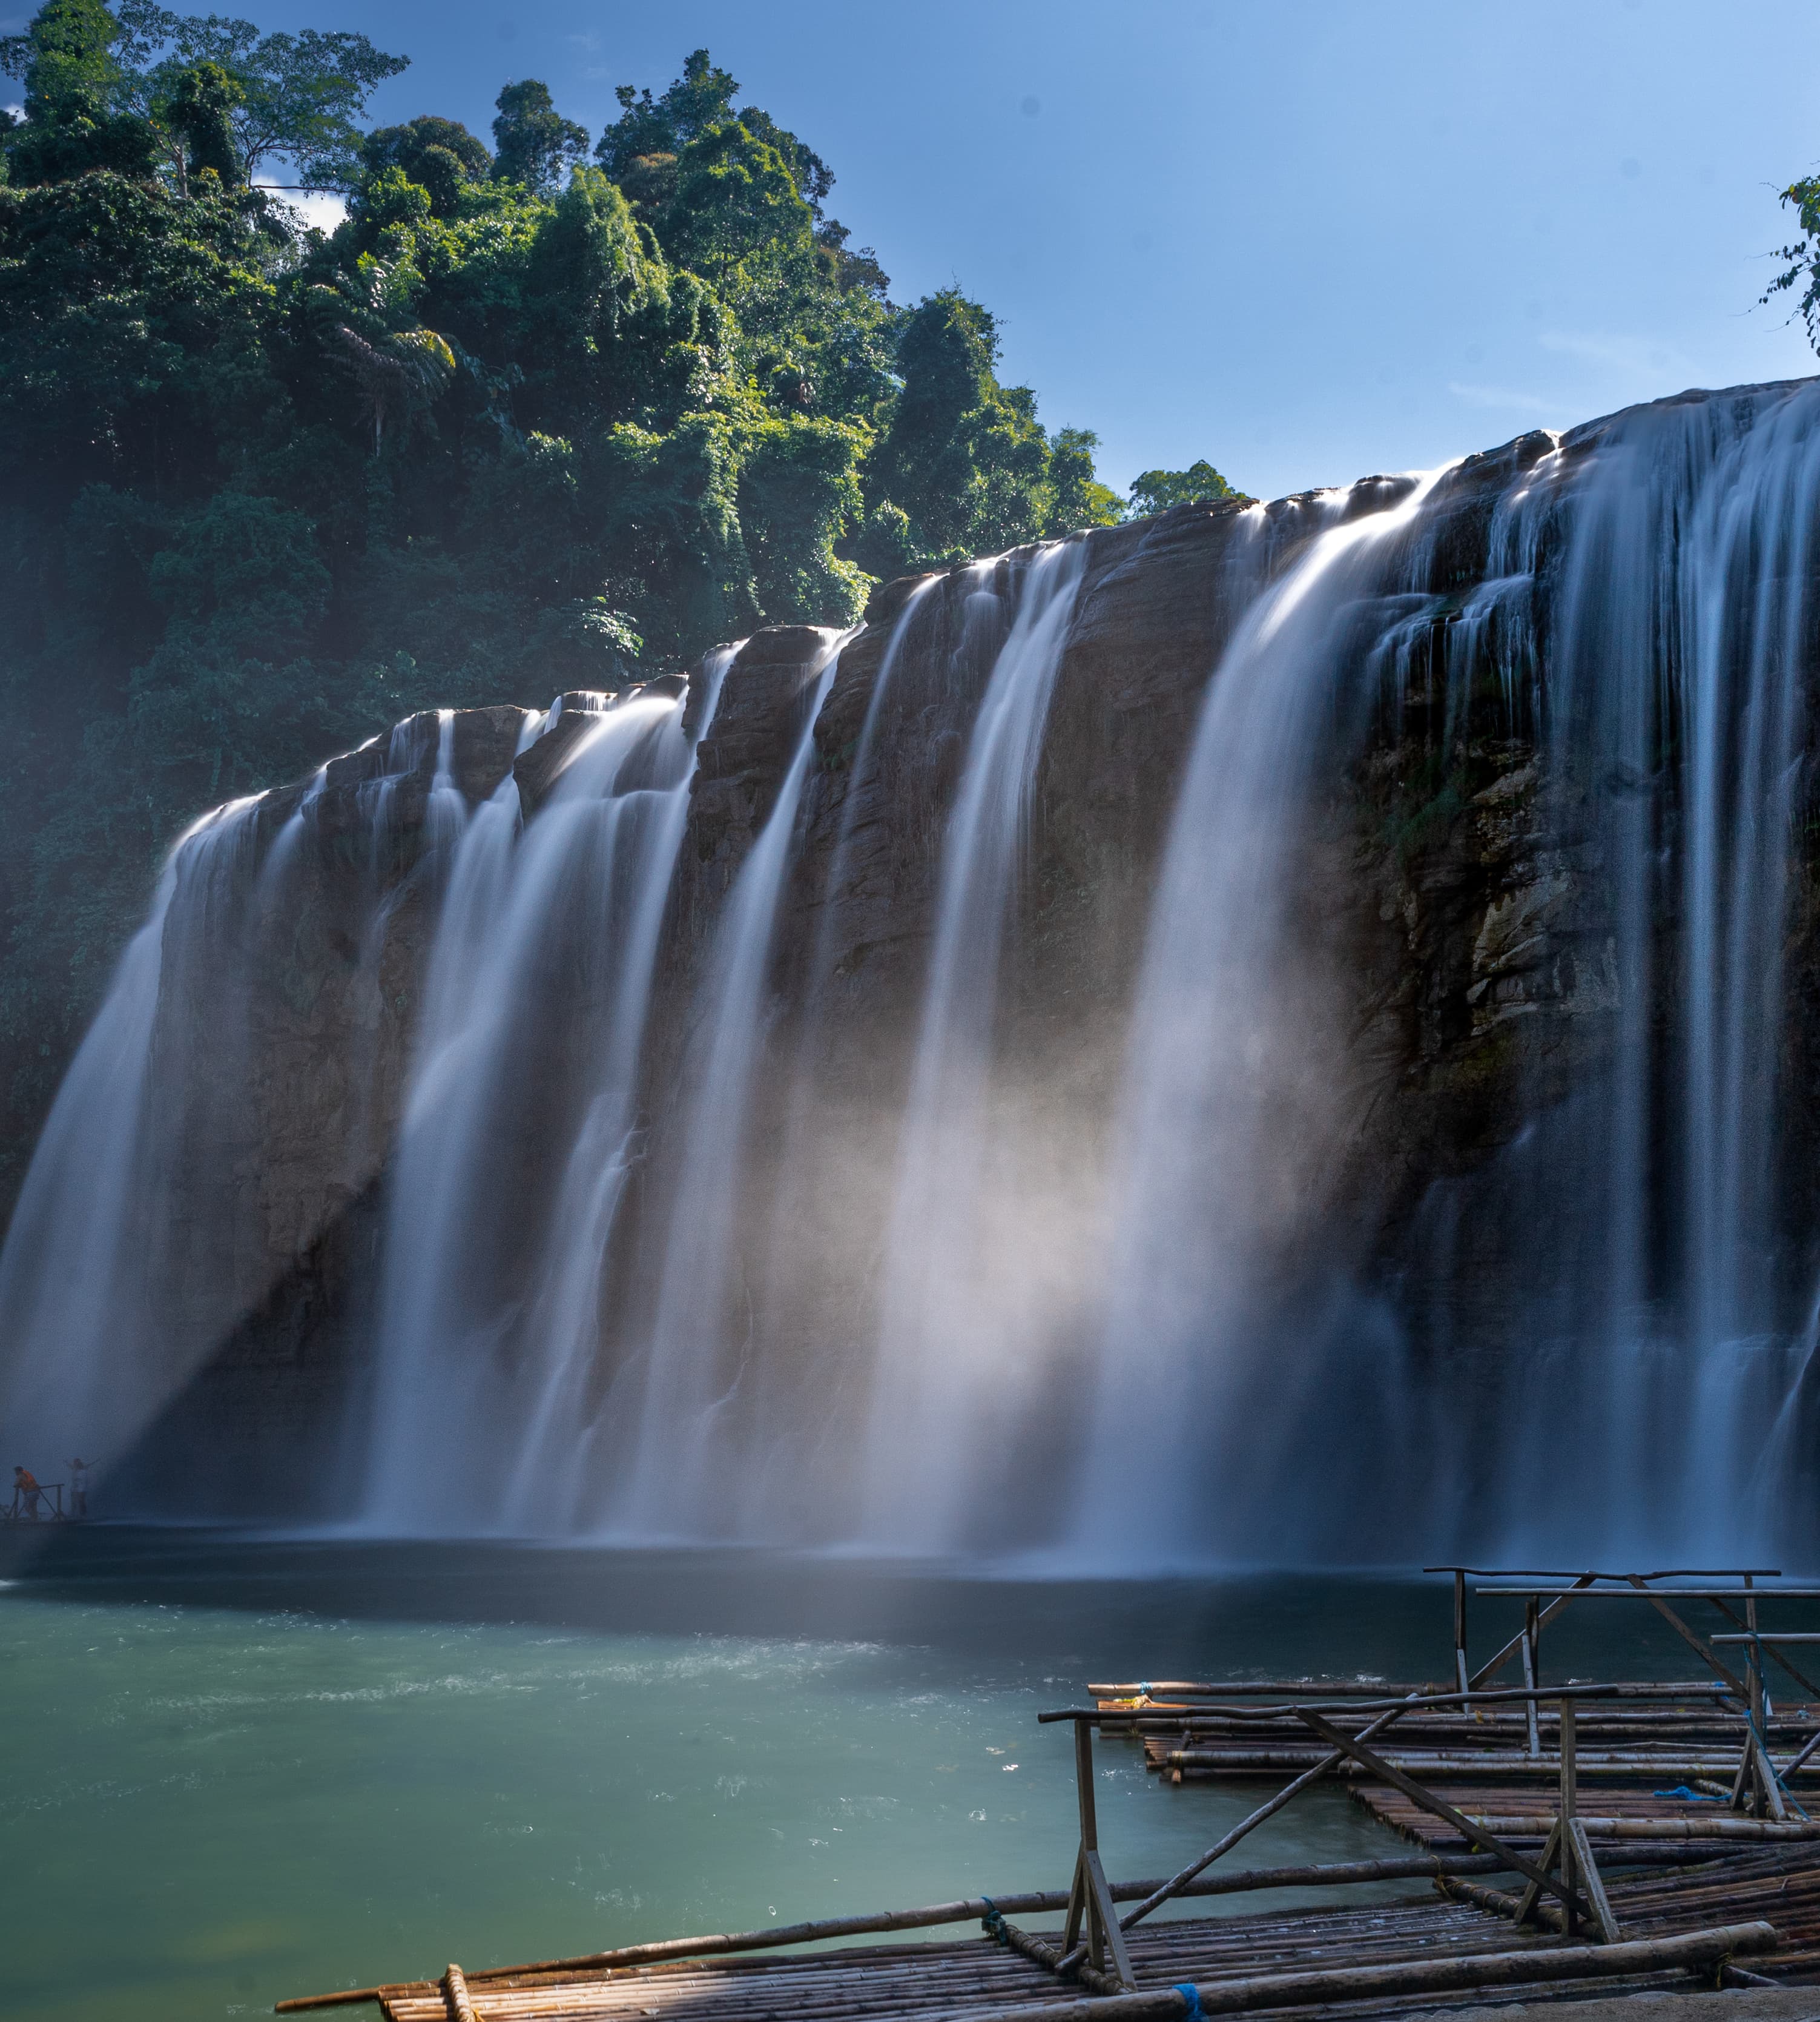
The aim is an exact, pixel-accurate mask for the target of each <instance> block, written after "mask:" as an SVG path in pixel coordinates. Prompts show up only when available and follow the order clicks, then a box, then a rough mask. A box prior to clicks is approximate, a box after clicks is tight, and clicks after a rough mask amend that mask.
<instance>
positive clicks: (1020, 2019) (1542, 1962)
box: [932, 1923, 1781, 2022]
mask: <svg viewBox="0 0 1820 2022" xmlns="http://www.w3.org/2000/svg"><path fill="white" fill-rule="evenodd" d="M1780 1942H1781V1940H1780V1938H1779V1936H1778V1933H1777V1931H1776V1929H1775V1926H1774V1925H1772V1924H1767V1923H1749V1924H1720V1925H1715V1926H1713V1927H1712V1929H1709V1930H1705V1931H1687V1932H1683V1933H1681V1934H1680V1935H1679V1936H1675V1937H1669V1938H1645V1939H1640V1940H1632V1941H1631V1942H1630V1943H1629V1944H1617V1945H1540V1944H1538V1945H1532V1946H1527V1947H1524V1948H1523V1950H1521V1951H1508V1952H1475V1953H1468V1954H1464V1956H1461V1957H1458V1958H1435V1959H1416V1960H1408V1961H1400V1962H1395V1963H1392V1964H1386V1965H1363V1966H1351V1967H1342V1968H1339V1969H1327V1970H1325V1971H1315V1972H1312V1973H1264V1974H1258V1975H1255V1976H1250V1977H1248V1978H1246V1979H1243V1980H1211V1981H1202V1982H1201V1983H1199V1984H1198V1985H1196V1987H1195V1988H1194V2001H1195V2003H1198V2006H1199V2009H1200V2011H1201V2013H1202V2014H1204V2015H1232V2014H1238V2013H1242V2012H1243V2011H1244V2010H1246V2009H1253V2008H1300V2007H1312V2006H1315V2005H1316V2004H1318V2003H1321V2002H1335V2001H1363V2000H1369V1999H1372V1998H1393V1997H1396V1996H1399V1995H1421V1994H1451V1993H1460V1992H1464V1991H1467V1990H1468V1989H1470V1988H1475V1987H1523V1986H1529V1985H1534V1984H1541V1983H1542V1982H1545V1981H1548V1980H1583V1979H1585V1980H1590V1979H1601V1980H1618V1979H1624V1978H1627V1977H1632V1976H1636V1975H1637V1974H1639V1973H1660V1972H1662V1971H1664V1970H1665V1969H1669V1968H1673V1967H1684V1966H1702V1965H1712V1966H1716V1965H1720V1964H1721V1963H1722V1962H1726V1961H1728V1960H1730V1959H1731V1958H1732V1957H1733V1956H1734V1954H1738V1953H1740V1952H1742V1953H1744V1954H1746V1955H1747V1956H1748V1955H1749V1954H1753V1953H1757V1952H1765V1951H1774V1948H1775V1947H1776V1946H1777V1945H1778V1944H1779V1943H1780ZM1192 2013H1194V2004H1191V2000H1190V1997H1189V1996H1188V1995H1187V1994H1185V1993H1184V1992H1183V1991H1180V1989H1179V1988H1176V1987H1165V1988H1159V1989H1158V1990H1157V1991H1155V1992H1154V1993H1150V1992H1146V1993H1143V1994H1127V1995H1112V1996H1111V1997H1110V1998H1096V1999H1092V2000H1089V2001H1044V2002H1032V2003H1030V2004H1028V2005H1020V2006H1017V2007H1014V2008H994V2009H950V2010H949V2011H948V2012H947V2013H946V2014H945V2015H943V2016H942V2017H941V2022H976V2018H977V2022H1152V2018H1156V2022H1162V2018H1163V2017H1173V2016H1183V2017H1187V2016H1189V2015H1191V2014H1192ZM932 2022H933V2018H932Z"/></svg>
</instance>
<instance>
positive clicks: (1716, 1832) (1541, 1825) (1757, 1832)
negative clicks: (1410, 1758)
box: [1472, 1812, 1820, 1841]
mask: <svg viewBox="0 0 1820 2022" xmlns="http://www.w3.org/2000/svg"><path fill="white" fill-rule="evenodd" d="M1472 1820H1473V1823H1475V1824H1477V1825H1480V1826H1483V1827H1484V1829H1485V1830H1486V1831H1487V1832H1493V1833H1503V1834H1509V1835H1510V1836H1512V1838H1518V1839H1534V1838H1541V1837H1543V1836H1544V1835H1545V1834H1548V1833H1551V1832H1552V1831H1553V1830H1554V1829H1555V1823H1556V1821H1555V1819H1554V1818H1553V1816H1552V1815H1549V1814H1547V1813H1541V1814H1537V1815H1535V1816H1524V1817H1520V1818H1507V1817H1503V1816H1499V1815H1498V1814H1497V1813H1495V1812H1475V1813H1473V1814H1472ZM1580 1823H1581V1824H1582V1825H1583V1826H1585V1828H1586V1830H1587V1831H1588V1832H1589V1833H1590V1834H1592V1837H1593V1838H1595V1839H1696V1840H1714V1841H1717V1840H1811V1839H1820V1820H1816V1821H1815V1822H1814V1823H1811V1824H1803V1823H1796V1822H1793V1821H1791V1822H1790V1823H1789V1824H1787V1825H1778V1823H1776V1822H1775V1820H1774V1819H1741V1818H1736V1817H1729V1816H1720V1817H1718V1818H1709V1819H1694V1818H1686V1819H1620V1818H1588V1817H1585V1816H1581V1821H1580Z"/></svg>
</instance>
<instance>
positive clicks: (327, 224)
mask: <svg viewBox="0 0 1820 2022" xmlns="http://www.w3.org/2000/svg"><path fill="white" fill-rule="evenodd" d="M258 183H259V187H260V188H261V189H268V190H273V191H277V192H278V193H279V195H281V196H282V197H283V199H284V201H285V202H286V203H287V204H289V205H290V207H291V209H292V210H294V211H295V212H296V213H297V215H298V216H299V217H301V218H302V220H303V221H304V223H305V224H313V225H314V226H315V228H316V229H317V231H319V232H333V231H334V228H335V227H336V226H337V224H340V223H341V221H342V220H343V219H344V218H345V217H346V216H347V215H348V199H346V198H345V197H342V196H337V195H336V194H335V193H334V191H333V190H282V191H280V190H279V188H278V184H276V183H275V182H274V181H272V178H271V177H269V176H261V177H259V178H258Z"/></svg>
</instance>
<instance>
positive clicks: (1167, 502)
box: [1125, 457, 1237, 520]
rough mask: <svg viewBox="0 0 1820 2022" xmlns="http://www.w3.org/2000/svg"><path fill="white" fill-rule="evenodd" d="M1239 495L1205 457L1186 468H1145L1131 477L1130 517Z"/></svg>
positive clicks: (1164, 511) (1128, 510) (1135, 518)
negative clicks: (1175, 506)
mask: <svg viewBox="0 0 1820 2022" xmlns="http://www.w3.org/2000/svg"><path fill="white" fill-rule="evenodd" d="M1236 496H1237V494H1236V493H1235V491H1234V490H1233V488H1232V487H1231V485H1230V484H1227V481H1226V480H1225V479H1224V477H1222V476H1220V473H1219V472H1218V471H1216V469H1214V468H1213V465H1212V464H1210V463H1209V462H1207V460H1206V458H1205V457H1203V458H1201V459H1200V461H1199V462H1195V463H1191V464H1190V465H1188V467H1187V469H1186V470H1143V471H1140V472H1139V473H1138V474H1137V476H1136V477H1134V478H1133V479H1132V480H1131V495H1130V501H1129V504H1128V505H1127V506H1126V508H1125V511H1126V513H1127V515H1128V516H1129V517H1130V518H1132V519H1133V520H1141V519H1143V517H1144V516H1146V515H1147V514H1148V513H1166V512H1168V510H1169V508H1170V507H1171V506H1172V505H1204V504H1205V503H1206V502H1208V501H1209V500H1210V499H1215V498H1235V497H1236Z"/></svg>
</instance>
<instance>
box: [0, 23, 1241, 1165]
mask: <svg viewBox="0 0 1820 2022" xmlns="http://www.w3.org/2000/svg"><path fill="white" fill-rule="evenodd" d="M0 68H3V69H4V70H5V73H6V74H7V75H11V76H13V77H15V78H20V80H22V82H24V115H25V116H24V119H23V120H22V121H20V122H16V123H14V124H13V125H11V126H9V127H7V128H6V130H5V131H4V132H0V164H3V167H4V179H3V181H0V458H3V459H4V465H5V478H4V482H3V483H0V531H3V533H4V536H5V552H6V553H7V555H8V557H9V566H10V569H11V576H10V580H11V581H12V582H13V585H14V595H13V598H12V600H11V605H10V608H9V614H8V615H9V622H8V624H7V626H6V627H5V631H4V633H0V698H3V699H4V706H5V709H6V711H7V714H8V723H9V737H8V739H6V740H5V746H4V749H3V750H0V767H3V768H4V772H3V774H0V779H3V783H4V789H5V791H4V796H3V797H0V911H3V912H4V914H5V931H6V932H7V933H8V934H9V936H10V944H9V959H8V962H7V964H6V966H5V973H4V978H3V980H0V1103H3V1104H4V1105H5V1115H0V1139H3V1140H4V1141H11V1142H13V1143H17V1142H19V1141H20V1137H21V1135H22V1126H20V1122H19V1119H22V1118H25V1117H28V1116H33V1115H35V1114H36V1113H37V1110H38V1106H39V1105H41V1104H42V1102H43V1101H44V1100H46V1097H47V1094H48V1091H49V1088H50V1086H52V1083H53V1079H54V1076H55V1074H56V1072H57V1070H58V1068H59V1066H60V1060H61V1058H62V1057H63V1054H64V1049H65V1047H66V1046H67V1043H68V1042H69V1040H70V1038H71V1036H72V1035H73V1033H74V1032H75V1030H76V1029H77V1028H78V1024H79V1022H80V1020H81V1019H82V1016H83V1015H84V1014H85V1013H86V1009H87V1008H88V1007H89V1005H90V1004H91V1003H92V1002H93V997H94V995H95V993H96V991H97V988H98V987H99V985H100V982H101V980H103V978H104V975H105V973H106V970H107V968H108V963H109V961H110V959H111V955H112V953H113V951H115V948H116V947H118V945H119V941H120V939H121V936H122V934H123V933H124V932H125V930H126V928H127V926H128V925H129V923H130V922H131V920H132V918H133V916H134V914H136V913H137V910H138V908H139V907H140V904H141V903H142V902H143V897H144V891H145V889H146V885H147V881H148V876H149V874H150V867H151V864H152V863H153V862H154V861H155V856H156V853H157V852H158V851H159V849H161V848H162V845H164V844H165V843H166V841H167V840H168V839H169V838H170V835H171V834H173V832H174V830H176V829H177V827H180V826H181V825H182V824H183V823H184V822H186V821H188V819H190V818H191V816H193V815H194V814H195V812H196V810H197V809H198V808H199V807H201V806H202V805H206V804H207V803H208V802H210V801H216V800H219V799H221V798H224V797H226V796H228V795H229V794H238V793H243V792H246V791H249V790H253V789H255V788H257V787H262V786H265V785H268V784H269V783H273V782H275V781H277V780H279V779H284V778H286V777H290V776H296V775H297V774H298V773H299V772H302V771H304V770H305V769H306V768H308V767H309V766H310V765H314V764H315V763H317V762H319V761H320V760H321V759H322V758H323V757H324V756H325V755H326V754H329V753H330V752H331V751H333V750H337V749H340V748H344V747H345V746H347V745H348V744H349V743H356V742H358V741H359V739H360V738H361V737H362V736H363V735H367V734H368V733H369V732H372V731H374V730H377V729H381V728H384V727H385V726H386V725H387V724H389V723H391V722H392V721H395V720H396V719H397V718H398V717H401V716H403V714H406V713H407V712H408V711H410V710H415V709H418V708H424V707H429V706H459V705H462V704H467V703H496V702H502V701H518V702H521V703H542V702H544V701H546V700H547V699H548V698H549V695H551V694H552V693H553V692H555V691H556V690H559V689H561V688H565V687H571V686H577V685H581V686H587V687H592V688H599V687H611V686H612V685H615V684H618V683H621V682H624V681H628V680H629V679H632V678H634V677H643V676H644V675H647V674H649V673H655V672H658V671H660V670H666V669H669V668H673V667H676V666H679V665H680V664H683V663H684V662H687V661H688V659H691V658H692V657H693V656H695V655H697V654H698V653H699V652H700V651H702V649H703V648H705V647H706V646H707V645H709V644H711V643H712V642H713V641H716V640H720V639H725V638H729V637H736V636H738V635H739V634H740V633H744V632H746V631H750V630H752V629H753V627H754V626H757V625H759V624H760V623H763V622H804V621H812V622H826V623H832V624H845V623H848V622H851V621H852V619H854V618H855V617H856V616H857V615H858V614H859V611H860V609H861V608H862V607H863V604H864V601H865V599H866V595H867V593H868V590H869V589H870V585H871V584H872V582H874V580H876V579H877V578H881V577H884V576H887V575H893V574H896V573H899V572H902V571H906V570H909V569H912V568H918V567H922V566H927V565H931V564H939V563H942V562H944V561H946V560H949V559H951V558H953V557H957V556H960V555H963V554H971V553H979V552H993V551H997V550H999V549H1004V548H1005V547H1008V546H1012V545H1013V544H1015V543H1016V542H1022V541H1027V540H1030V539H1034V538H1038V537H1039V536H1041V535H1056V534H1062V533H1066V532H1068V531H1073V530H1074V529H1075V528H1078V527H1085V526H1092V525H1106V524H1111V523H1112V522H1113V521H1114V520H1117V519H1118V518H1119V517H1120V516H1121V502H1120V501H1119V500H1118V498H1117V497H1116V496H1115V495H1114V494H1113V493H1112V492H1111V490H1110V489H1109V488H1108V487H1106V486H1105V485H1103V484H1101V483H1100V481H1099V480H1098V479H1097V478H1096V476H1095V474H1094V452H1095V449H1096V437H1095V436H1093V434H1092V433H1091V432H1090V431H1089V430H1086V429H1076V428H1063V429H1058V430H1056V431H1055V432H1053V433H1049V432H1046V431H1045V428H1044V427H1043V425H1041V422H1039V421H1038V410H1037V400H1036V396H1035V395H1034V393H1033V392H1031V391H1030V389H1028V388H1026V387H1018V386H1008V385H1004V384H1002V383H1001V381H1000V379H999V378H998V365H999V359H1000V343H999V334H998V325H997V323H996V322H995V321H994V318H993V316H992V315H991V314H990V312H989V311H988V310H987V309H986V308H983V306H982V305H979V303H977V302H974V301H970V300H969V299H968V298H967V297H965V296H964V295H962V294H960V293H959V292H958V291H957V290H943V291H942V292H940V293H939V294H936V295H933V296H932V297H928V299H927V300H925V301H922V302H921V303H918V304H916V305H912V306H907V307H906V306H900V305H898V304H896V303H894V302H893V301H892V299H891V297H890V283H889V281H888V278H887V276H885V274H884V271H883V269H882V268H881V265H880V263H879V261H878V259H877V255H876V254H874V252H873V251H872V250H871V249H870V247H859V248H855V247H854V246H852V235H851V234H850V233H849V232H848V229H847V228H846V227H845V226H844V225H843V224H841V222H840V221H838V220H837V218H834V217H831V216H830V214H829V213H828V210H827V205H828V202H829V199H830V196H831V195H832V192H833V186H834V178H833V173H832V172H831V171H830V170H829V168H828V166H827V165H826V163H825V162H823V161H822V159H821V158H820V157H819V155H816V154H815V152H814V151H813V150H812V149H811V148H809V147H808V145H807V144H805V143H804V141H801V140H800V139H799V138H798V137H797V136H796V135H794V134H793V133H790V132H789V131H788V130H786V129H785V128H784V127H782V126H780V125H779V123H778V122H776V121H775V120H774V119H771V117H770V116H769V115H768V114H767V113H765V112H764V111H763V110H762V109H760V108H757V107H754V106H751V105H749V104H741V103H740V102H739V101H740V98H741V93H740V88H739V85H738V83H737V82H736V81H735V79H734V78H732V77H731V75H729V74H728V72H727V71H724V70H722V69H720V68H717V66H715V64H713V62H712V60H710V58H709V54H708V53H707V52H706V50H697V51H695V52H694V53H691V55H689V56H688V58H687V60H685V62H684V65H683V70H682V75H680V77H679V78H677V79H676V80H675V81H674V82H673V83H672V84H671V85H670V86H669V87H668V88H667V89H666V90H664V91H663V92H662V93H658V94H656V95H654V94H653V93H651V92H650V91H649V90H644V91H640V92H635V91H634V90H633V89H632V88H631V87H630V86H623V87H622V88H621V89H620V90H619V92H618V105H619V114H618V118H617V119H616V120H615V122H613V123H612V124H611V126H608V128H607V130H606V132H605V133H603V134H602V135H600V137H598V140H597V141H594V142H593V144H590V137H589V134H588V133H586V131H585V130H584V129H583V128H582V126H579V125H578V124H577V123H576V122H574V121H573V120H571V119H568V118H567V116H565V115H564V114H563V113H562V111H560V109H559V108H558V107H557V105H556V102H555V100H554V99H553V95H552V93H551V92H550V91H549V88H548V87H547V86H545V84H544V83H542V82H539V81H538V80H536V79H527V78H521V79H517V80H515V81H513V82H510V83H508V84H507V85H506V86H505V87H504V88H503V89H502V91H501V93H500V94H499V98H498V107H497V111H498V117H497V118H496V119H495V120H494V122H493V128H492V141H493V145H492V146H491V147H489V146H488V145H487V142H486V141H484V140H483V138H481V137H480V136H478V135H476V133H472V131H470V130H469V129H468V128H467V127H466V126H464V125H462V124H461V122H458V121H457V120H455V119H450V118H447V117H443V116H441V115H433V114H429V113H425V114H423V115H420V116H418V117H415V118H413V119H410V120H408V121H406V122H402V123H399V124H395V125H391V126H381V127H378V128H376V129H372V130H366V129H364V128H363V124H362V122H363V117H364V114H365V108H366V106H367V101H368V100H369V98H370V95H371V93H372V92H373V90H374V89H375V88H376V86H377V85H379V84H380V83H381V82H384V81H385V79H386V78H390V77H392V76H395V75H397V74H398V73H399V72H400V71H403V68H405V64H404V60H403V58H402V57H394V56H390V55H388V54H386V53H384V52H382V51H381V50H379V49H376V48H375V47H374V45H373V44H372V43H371V42H369V41H368V40H367V38H365V37H364V36H363V35H358V34H353V33H349V32H341V31H336V32H320V33H319V32H318V31H315V30H306V31H301V32H298V33H296V34H291V33H289V32H285V33H272V34H267V33H264V32H262V31H260V30H258V29H257V27H254V26H253V24H250V23H247V22H244V21H240V20H232V19H228V18H225V17H223V16H215V15H210V16H180V15H177V14H173V13H169V12H167V11H166V10H165V9H162V8H159V7H156V6H154V5H149V4H147V0H118V4H116V5H115V6H113V7H112V8H111V9H110V8H109V7H108V6H107V5H104V4H102V0H46V5H43V6H42V7H41V8H40V9H39V11H38V14H37V15H36V16H35V18H34V19H33V20H32V22H31V25H30V27H29V28H28V29H27V31H26V33H25V34H24V35H20V36H15V37H13V38H9V39H8V40H6V41H5V42H4V43H3V44H0ZM279 170H282V173H279ZM261 180H266V181H282V182H283V183H285V184H292V185H297V186H305V187H312V188H337V189H340V190H342V191H344V192H345V193H346V195H347V197H348V216H347V218H346V221H345V223H343V224H341V225H340V226H339V227H338V228H337V229H335V230H334V231H333V232H327V233H324V232H319V231H314V230H310V229H307V228H305V226H304V224H303V223H302V221H301V218H300V217H298V215H297V214H296V213H295V212H294V211H292V210H290V209H289V208H288V207H287V206H286V205H284V204H283V202H282V201H281V200H280V199H279V198H277V197H276V196H275V195H274V194H273V193H272V191H271V190H270V189H269V188H261V187H260V186H259V184H260V182H261ZM1205 468H1206V467H1205V466H1204V465H1197V466H1195V469H1196V470H1197V471H1201V470H1204V469H1205ZM1152 475H1155V474H1154V473H1152ZM1189 475H1191V476H1192V473H1190V474H1189ZM1214 482H1215V483H1219V482H1220V480H1217V479H1216V478H1215V479H1214ZM1221 489H1222V490H1224V486H1223V485H1222V486H1221ZM7 1116H10V1118H11V1119H13V1121H12V1122H11V1123H10V1124H9V1123H8V1122H7V1121H6V1117H7Z"/></svg>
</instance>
